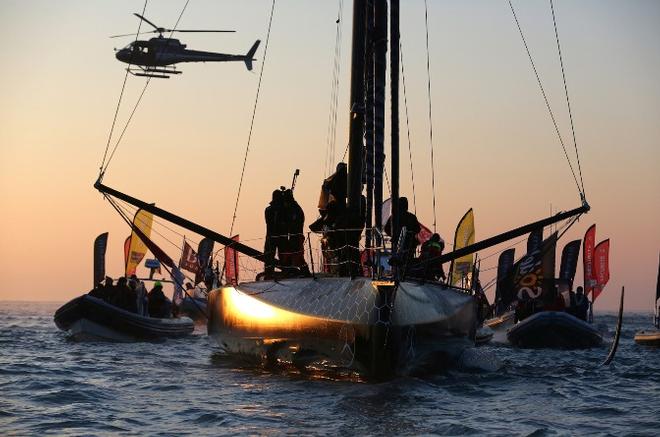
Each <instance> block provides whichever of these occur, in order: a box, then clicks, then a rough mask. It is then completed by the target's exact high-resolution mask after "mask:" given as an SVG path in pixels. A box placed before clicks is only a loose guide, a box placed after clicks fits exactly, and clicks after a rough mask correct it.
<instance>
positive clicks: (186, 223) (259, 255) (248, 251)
mask: <svg viewBox="0 0 660 437" xmlns="http://www.w3.org/2000/svg"><path fill="white" fill-rule="evenodd" d="M94 188H96V189H97V190H99V191H100V192H101V193H103V194H105V195H108V196H112V197H116V198H117V199H121V200H123V201H124V202H126V203H130V204H131V205H133V206H136V207H138V208H141V209H143V210H145V211H147V212H150V213H152V214H153V215H155V216H157V217H160V218H162V219H164V220H167V221H168V222H171V223H174V224H175V225H178V226H181V227H182V228H185V229H188V230H190V231H192V232H195V233H196V234H199V235H202V236H204V237H207V238H210V239H211V240H213V241H215V242H218V243H220V244H223V245H225V246H228V247H231V248H232V249H235V250H237V251H239V252H241V253H242V254H244V255H247V256H249V257H252V258H254V259H257V260H259V261H261V262H265V261H266V257H265V255H264V254H263V252H260V251H258V250H257V249H253V248H252V247H250V246H246V245H245V244H241V243H239V242H238V241H235V240H232V239H231V238H229V237H225V236H224V235H221V234H218V233H217V232H215V231H212V230H211V229H209V228H206V227H204V226H201V225H198V224H197V223H193V222H191V221H190V220H186V219H184V218H183V217H180V216H178V215H176V214H172V213H171V212H169V211H165V210H164V209H161V208H158V207H157V206H155V205H154V204H152V203H147V202H145V201H143V200H140V199H136V198H135V197H132V196H129V195H128V194H124V193H122V192H121V191H117V190H115V189H113V188H110V187H108V186H106V185H103V184H102V183H101V180H100V179H99V180H97V181H96V183H95V184H94Z"/></svg>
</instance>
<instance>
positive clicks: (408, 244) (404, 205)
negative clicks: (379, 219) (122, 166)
mask: <svg viewBox="0 0 660 437" xmlns="http://www.w3.org/2000/svg"><path fill="white" fill-rule="evenodd" d="M398 206H399V229H394V230H393V229H392V217H391V216H390V218H388V219H387V223H385V233H386V234H387V235H389V236H390V237H392V238H394V239H396V240H397V241H399V238H400V235H399V234H400V233H401V230H402V229H403V228H406V235H405V242H404V244H403V247H400V248H399V251H400V252H402V253H403V254H404V255H403V260H405V261H407V262H410V261H411V260H412V259H413V258H414V257H415V251H416V250H417V245H418V244H419V242H418V241H417V234H418V233H419V231H420V230H421V229H422V228H421V226H420V225H419V221H418V220H417V216H416V215H415V214H413V213H411V212H410V211H408V198H406V197H400V198H399V205H398Z"/></svg>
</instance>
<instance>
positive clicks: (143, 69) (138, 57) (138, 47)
mask: <svg viewBox="0 0 660 437" xmlns="http://www.w3.org/2000/svg"><path fill="white" fill-rule="evenodd" d="M133 15H135V16H136V17H138V18H139V19H140V20H142V21H144V22H145V23H147V24H149V25H150V26H151V27H153V28H154V30H150V31H148V32H141V33H140V34H144V33H157V34H158V36H157V37H154V38H151V39H149V40H148V41H140V40H137V39H136V40H135V41H133V42H131V43H130V44H128V45H127V46H126V47H124V48H122V49H120V50H116V49H115V50H116V52H117V53H116V54H115V57H116V58H117V59H118V60H119V61H121V62H125V63H127V64H129V67H128V68H127V71H128V72H129V73H131V74H133V75H135V76H145V77H155V78H163V79H168V78H169V77H170V75H172V74H181V73H182V72H181V71H178V70H177V69H176V66H174V65H173V64H178V63H180V62H231V61H242V62H245V67H246V68H247V69H248V71H251V70H252V61H255V60H256V59H253V56H254V54H255V52H256V51H257V48H258V47H259V44H260V43H261V41H260V40H256V41H255V43H254V44H253V45H252V47H251V48H250V50H248V52H247V53H246V54H245V55H228V54H225V53H215V52H203V51H199V50H188V49H186V44H182V43H181V41H179V40H178V39H175V38H165V37H163V33H165V32H182V33H183V32H198V33H199V32H235V31H234V30H173V29H165V28H164V27H159V26H156V25H155V24H154V23H152V22H151V21H149V20H147V19H146V18H145V17H143V16H142V15H140V14H137V13H134V14H133ZM134 35H135V34H125V35H113V36H111V37H110V38H120V37H124V36H134ZM132 66H135V67H137V68H131V67H132Z"/></svg>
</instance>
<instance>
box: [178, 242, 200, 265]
mask: <svg viewBox="0 0 660 437" xmlns="http://www.w3.org/2000/svg"><path fill="white" fill-rule="evenodd" d="M179 268H181V269H184V270H188V271H189V272H191V273H195V274H197V272H199V263H198V261H197V253H196V252H195V251H194V250H193V248H192V246H191V245H190V244H188V242H187V241H186V240H185V239H184V240H183V250H182V251H181V259H180V260H179Z"/></svg>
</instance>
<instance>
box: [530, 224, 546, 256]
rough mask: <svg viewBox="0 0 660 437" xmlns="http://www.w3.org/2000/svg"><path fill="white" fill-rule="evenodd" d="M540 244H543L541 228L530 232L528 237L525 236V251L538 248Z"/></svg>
mask: <svg viewBox="0 0 660 437" xmlns="http://www.w3.org/2000/svg"><path fill="white" fill-rule="evenodd" d="M541 244H543V228H538V229H536V230H534V231H532V232H530V233H529V237H527V253H532V252H533V251H534V250H535V249H539V248H540V247H541Z"/></svg>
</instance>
